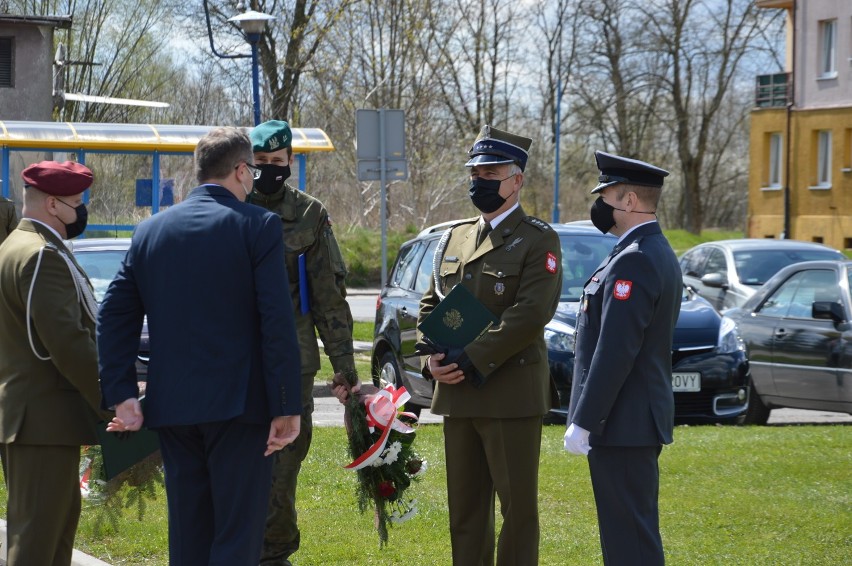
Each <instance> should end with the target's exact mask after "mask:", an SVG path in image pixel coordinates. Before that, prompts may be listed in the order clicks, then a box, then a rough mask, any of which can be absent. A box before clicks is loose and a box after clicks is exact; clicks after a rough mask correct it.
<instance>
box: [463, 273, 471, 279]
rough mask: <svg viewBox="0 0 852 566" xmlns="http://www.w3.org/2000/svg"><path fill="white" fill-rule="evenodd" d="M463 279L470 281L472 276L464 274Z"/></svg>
mask: <svg viewBox="0 0 852 566" xmlns="http://www.w3.org/2000/svg"><path fill="white" fill-rule="evenodd" d="M464 278H465V279H472V278H473V275H471V274H470V273H465V274H464Z"/></svg>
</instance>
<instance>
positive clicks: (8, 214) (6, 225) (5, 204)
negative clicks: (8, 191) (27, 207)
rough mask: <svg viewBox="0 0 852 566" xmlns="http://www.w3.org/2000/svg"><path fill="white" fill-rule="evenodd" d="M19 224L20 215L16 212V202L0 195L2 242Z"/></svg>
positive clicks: (0, 236) (0, 240)
mask: <svg viewBox="0 0 852 566" xmlns="http://www.w3.org/2000/svg"><path fill="white" fill-rule="evenodd" d="M17 225H18V215H17V213H16V212H15V204H14V203H13V202H12V201H10V200H9V199H7V198H4V197H0V244H2V243H3V240H5V239H6V236H8V235H9V234H11V233H12V230H14V229H15V227H16V226H17Z"/></svg>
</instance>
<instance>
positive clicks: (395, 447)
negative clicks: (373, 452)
mask: <svg viewBox="0 0 852 566" xmlns="http://www.w3.org/2000/svg"><path fill="white" fill-rule="evenodd" d="M400 450H402V444H400V443H399V441H397V442H394V443H393V444H391V445H390V448H388V449H387V450H386V451H385V454H383V457H384V461H385V464H393V463H394V462H396V459H397V458H398V457H399V451H400Z"/></svg>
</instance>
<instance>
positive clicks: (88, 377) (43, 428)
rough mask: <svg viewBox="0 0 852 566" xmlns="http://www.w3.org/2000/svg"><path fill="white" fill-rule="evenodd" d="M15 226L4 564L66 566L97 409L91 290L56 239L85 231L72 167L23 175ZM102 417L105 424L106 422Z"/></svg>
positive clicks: (2, 304) (0, 271)
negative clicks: (83, 449) (83, 453)
mask: <svg viewBox="0 0 852 566" xmlns="http://www.w3.org/2000/svg"><path fill="white" fill-rule="evenodd" d="M21 177H22V178H23V180H24V209H23V218H22V219H21V221H20V223H19V224H18V227H17V228H15V230H13V231H12V233H11V234H9V237H8V238H6V241H5V242H4V243H3V245H2V246H0V443H2V444H0V450H2V452H3V454H4V455H5V458H6V466H7V470H8V473H7V475H6V485H7V488H8V508H7V517H6V520H7V529H8V540H9V547H8V564H9V565H10V566H13V565H15V564H18V565H29V564H50V565H53V566H58V565H65V564H71V553H72V550H73V548H74V535H75V534H76V531H77V523H78V521H79V517H80V503H81V502H80V484H79V477H78V473H79V466H80V446H81V445H89V444H96V443H97V441H98V440H97V434H96V431H95V423H96V422H97V421H98V419H99V417H100V418H103V417H105V416H106V415H103V414H100V415H99V412H100V411H99V407H100V404H101V396H100V389H99V384H98V356H97V350H96V345H95V344H96V342H95V317H96V315H97V303H96V302H95V299H94V295H93V293H92V287H91V283H89V280H88V278H87V277H86V275H85V273H84V272H83V270H82V269H80V267H79V266H78V265H77V263H76V262H75V261H74V257H73V256H72V255H71V253H70V252H69V251H68V249H67V248H66V247H65V244H64V243H63V240H64V239H69V238H73V237H75V236H78V235H79V234H81V233H82V232H83V230H84V229H85V227H86V218H87V214H86V205H85V204H83V199H82V193H83V191H85V190H86V189H88V188H89V186H91V184H92V172H91V171H90V170H89V169H88V168H87V167H85V166H83V165H80V164H79V163H72V162H65V163H55V162H53V161H43V162H41V163H36V164H35V165H31V166H29V167H27V168H26V169H25V170H24V171H23V173H22V174H21ZM110 417H111V415H110Z"/></svg>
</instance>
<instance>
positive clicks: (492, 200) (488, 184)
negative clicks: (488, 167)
mask: <svg viewBox="0 0 852 566" xmlns="http://www.w3.org/2000/svg"><path fill="white" fill-rule="evenodd" d="M509 177H512V175H509ZM509 177H506V179H508V178H509ZM506 179H482V178H481V177H474V178H473V179H471V180H470V189H468V191H467V194H468V195H470V200H471V201H472V202H473V206H475V207H476V208H478V209H479V210H480V211H482V212H484V213H485V214H489V213H491V212H494V211H495V210H497V209H499V208H500V207H501V206H503V203H505V202H506V199H504V198H503V197H501V196H500V184H501V183H502V182H503V181H505V180H506Z"/></svg>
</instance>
